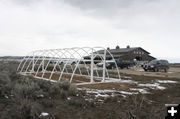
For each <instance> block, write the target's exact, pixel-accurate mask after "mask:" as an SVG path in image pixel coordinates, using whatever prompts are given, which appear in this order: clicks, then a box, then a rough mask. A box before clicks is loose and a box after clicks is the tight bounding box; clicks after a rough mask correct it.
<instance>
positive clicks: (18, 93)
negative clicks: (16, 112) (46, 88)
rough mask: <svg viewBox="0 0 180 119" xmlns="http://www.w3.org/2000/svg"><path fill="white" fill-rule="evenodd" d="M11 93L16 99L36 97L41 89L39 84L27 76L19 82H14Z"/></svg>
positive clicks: (40, 92) (41, 92)
mask: <svg viewBox="0 0 180 119" xmlns="http://www.w3.org/2000/svg"><path fill="white" fill-rule="evenodd" d="M12 94H13V95H14V96H15V98H16V99H19V100H20V99H36V98H37V97H38V95H41V94H43V91H42V90H41V89H40V87H39V85H38V84H37V83H35V82H33V81H32V80H29V78H28V77H26V78H25V79H21V81H20V82H18V83H16V84H15V86H14V89H13V90H12Z"/></svg>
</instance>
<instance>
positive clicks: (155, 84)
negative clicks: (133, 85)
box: [138, 83, 166, 90]
mask: <svg viewBox="0 0 180 119" xmlns="http://www.w3.org/2000/svg"><path fill="white" fill-rule="evenodd" d="M138 85H139V86H145V87H149V88H151V89H160V90H164V89H166V88H165V87H163V86H160V85H159V83H154V84H150V83H147V84H138Z"/></svg>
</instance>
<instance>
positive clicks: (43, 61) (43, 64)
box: [42, 57, 44, 72]
mask: <svg viewBox="0 0 180 119" xmlns="http://www.w3.org/2000/svg"><path fill="white" fill-rule="evenodd" d="M42 72H44V57H43V61H42Z"/></svg>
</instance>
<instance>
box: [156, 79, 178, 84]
mask: <svg viewBox="0 0 180 119" xmlns="http://www.w3.org/2000/svg"><path fill="white" fill-rule="evenodd" d="M157 82H159V83H177V81H171V80H157Z"/></svg>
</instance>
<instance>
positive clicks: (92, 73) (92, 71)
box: [90, 48, 94, 83]
mask: <svg viewBox="0 0 180 119" xmlns="http://www.w3.org/2000/svg"><path fill="white" fill-rule="evenodd" d="M93 77H94V55H93V48H92V52H91V82H90V83H93V82H94V79H93Z"/></svg>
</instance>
